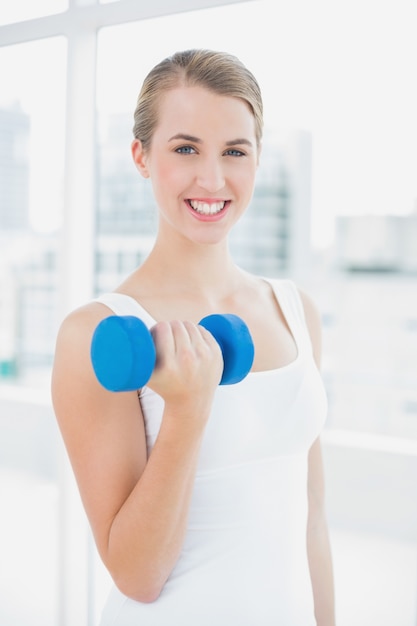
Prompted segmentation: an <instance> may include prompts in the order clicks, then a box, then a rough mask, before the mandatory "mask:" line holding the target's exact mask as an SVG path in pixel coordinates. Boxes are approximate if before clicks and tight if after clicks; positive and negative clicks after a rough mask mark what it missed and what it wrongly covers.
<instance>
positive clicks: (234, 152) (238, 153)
mask: <svg viewBox="0 0 417 626" xmlns="http://www.w3.org/2000/svg"><path fill="white" fill-rule="evenodd" d="M225 154H226V155H227V156H236V157H241V156H245V153H244V152H242V150H237V149H236V148H231V149H230V150H226V152H225Z"/></svg>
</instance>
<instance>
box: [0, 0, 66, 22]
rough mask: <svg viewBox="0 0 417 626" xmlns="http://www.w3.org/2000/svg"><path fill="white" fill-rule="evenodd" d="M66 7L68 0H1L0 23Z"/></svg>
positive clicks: (61, 9)
mask: <svg viewBox="0 0 417 626" xmlns="http://www.w3.org/2000/svg"><path fill="white" fill-rule="evenodd" d="M67 9H68V0H36V2H33V0H3V2H2V3H0V25H2V24H12V23H13V22H21V21H23V20H30V19H33V18H37V17H43V16H45V15H54V14H55V13H61V12H63V11H66V10H67Z"/></svg>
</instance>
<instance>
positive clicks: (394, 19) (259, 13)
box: [0, 0, 417, 247]
mask: <svg viewBox="0 0 417 626" xmlns="http://www.w3.org/2000/svg"><path fill="white" fill-rule="evenodd" d="M21 1H23V0H21ZM43 1H44V2H47V0H43ZM13 4H15V3H10V6H12V5H13ZM4 6H7V3H6V4H5V5H2V9H1V11H0V22H1V21H2V15H1V12H3V17H4V12H5V8H4ZM415 13H416V9H415V1H414V0H396V1H395V2H394V1H393V0H385V1H384V2H380V1H377V0H350V1H349V2H348V1H342V0H316V1H315V2H314V3H312V2H311V1H310V0H291V2H286V3H284V2H280V1H278V2H277V1H276V0H257V1H255V2H244V3H243V4H241V5H231V6H226V7H221V8H216V9H208V10H203V11H193V12H190V13H182V14H178V15H175V16H170V17H169V18H168V17H167V18H158V19H154V20H147V21H146V22H138V23H132V24H127V25H121V26H117V27H111V28H106V29H103V30H102V31H101V32H100V33H99V38H98V74H97V107H98V112H99V113H100V115H101V116H103V115H107V114H112V113H116V112H128V111H129V112H130V111H133V109H134V105H135V100H136V96H137V92H138V90H139V87H140V83H141V81H142V79H143V77H144V75H145V73H146V72H147V71H148V70H149V69H150V68H151V66H152V65H154V64H155V63H156V62H157V61H159V60H160V59H161V58H163V57H164V56H166V55H167V54H170V53H172V52H173V51H175V50H177V49H181V48H189V47H210V48H217V49H223V50H227V51H228V52H232V53H234V54H236V55H237V56H239V57H240V58H241V59H242V61H243V62H244V63H246V64H247V66H248V67H249V68H250V69H251V70H252V71H253V72H254V74H255V75H256V77H257V78H258V80H259V82H260V85H261V88H262V92H263V97H264V103H265V121H266V132H269V130H270V129H271V130H272V129H278V130H280V131H281V130H283V131H287V130H297V129H301V130H306V131H308V132H310V133H311V136H312V141H313V174H312V186H313V189H312V191H313V207H312V209H313V222H312V227H313V232H312V235H313V243H314V244H315V245H316V246H318V247H325V246H326V245H329V244H331V242H332V238H333V233H334V217H335V216H336V215H339V214H387V213H391V214H407V213H410V212H411V211H413V210H416V208H417V206H416V203H417V116H416V114H415V111H417V81H416V80H415V76H416V75H417V72H416V65H417V37H416V36H415V28H414V25H415V20H414V17H415ZM29 49H30V54H29V58H30V59H31V62H30V63H29V64H28V62H27V59H28V51H29ZM65 62H66V45H65V40H64V39H63V38H58V39H56V40H54V41H53V40H49V41H44V42H34V43H30V44H24V45H20V46H13V47H10V48H8V49H6V48H4V49H0V83H1V84H2V85H3V88H2V90H1V93H0V105H1V104H4V103H6V102H9V103H10V102H13V101H15V100H20V102H21V104H22V106H23V108H24V109H27V110H28V111H30V113H31V117H32V131H33V141H32V148H31V150H32V154H31V156H32V158H31V168H32V171H31V207H32V208H31V211H32V213H31V215H32V220H33V223H34V224H35V226H36V227H37V228H38V229H39V230H45V229H46V230H47V229H48V228H49V229H52V228H53V227H54V226H55V224H56V222H57V211H56V206H57V203H59V197H60V196H59V194H60V181H61V178H62V168H63V150H62V146H63V140H64V135H63V127H64V107H65V72H64V70H65ZM46 94H47V97H46Z"/></svg>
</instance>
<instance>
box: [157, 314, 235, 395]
mask: <svg viewBox="0 0 417 626" xmlns="http://www.w3.org/2000/svg"><path fill="white" fill-rule="evenodd" d="M151 333H152V336H153V340H154V343H155V348H156V367H155V371H154V374H153V381H152V384H153V385H155V383H156V385H157V386H158V388H159V389H161V391H162V392H164V393H165V392H167V391H168V389H169V388H170V387H172V386H176V388H177V390H178V389H180V388H181V386H183V387H186V388H187V389H188V390H189V391H190V393H191V389H194V391H196V390H197V389H198V388H199V387H201V386H203V385H204V384H205V385H209V387H215V386H216V385H217V384H218V383H219V381H220V378H221V375H222V371H223V360H222V356H221V350H220V347H219V345H218V343H217V342H216V340H215V339H214V337H213V336H212V334H211V333H210V332H209V331H208V330H206V329H205V328H203V327H202V326H199V325H197V324H194V323H192V322H188V321H185V322H182V321H179V320H174V321H170V322H158V323H157V324H156V325H155V326H154V327H153V328H152V330H151Z"/></svg>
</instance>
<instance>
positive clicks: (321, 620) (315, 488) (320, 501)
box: [307, 439, 335, 626]
mask: <svg viewBox="0 0 417 626" xmlns="http://www.w3.org/2000/svg"><path fill="white" fill-rule="evenodd" d="M324 495H325V490H324V474H323V462H322V455H321V446H320V440H319V439H317V440H316V441H315V443H314V444H313V445H312V447H311V449H310V453H309V459H308V508H309V511H308V523H307V554H308V562H309V566H310V576H311V581H312V585H313V594H314V611H315V616H316V620H317V626H334V625H335V603H334V582H333V565H332V556H331V549H330V541H329V533H328V528H327V520H326V512H325V497H324Z"/></svg>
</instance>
